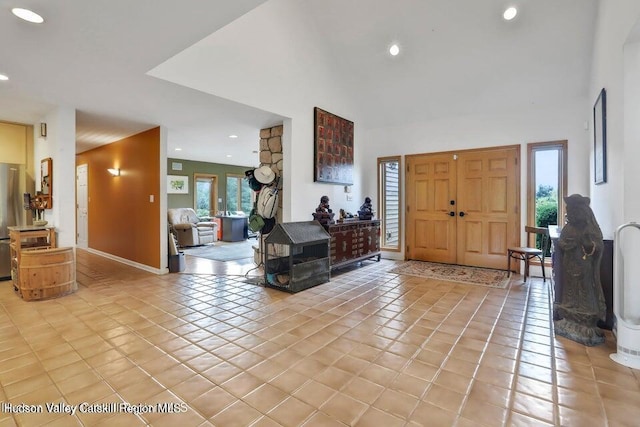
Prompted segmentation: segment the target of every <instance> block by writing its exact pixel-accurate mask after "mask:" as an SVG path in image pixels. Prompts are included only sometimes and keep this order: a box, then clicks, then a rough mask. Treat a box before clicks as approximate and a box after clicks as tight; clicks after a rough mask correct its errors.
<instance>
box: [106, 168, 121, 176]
mask: <svg viewBox="0 0 640 427" xmlns="http://www.w3.org/2000/svg"><path fill="white" fill-rule="evenodd" d="M107 170H108V171H109V173H110V174H111V176H120V168H109V169H107Z"/></svg>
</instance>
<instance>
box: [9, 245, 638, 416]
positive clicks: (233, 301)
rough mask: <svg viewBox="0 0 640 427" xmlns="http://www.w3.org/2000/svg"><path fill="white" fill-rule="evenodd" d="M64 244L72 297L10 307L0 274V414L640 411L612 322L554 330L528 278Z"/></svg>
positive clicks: (542, 296) (543, 288)
mask: <svg viewBox="0 0 640 427" xmlns="http://www.w3.org/2000/svg"><path fill="white" fill-rule="evenodd" d="M77 255H78V256H77V259H78V281H79V282H80V284H81V286H80V289H79V290H78V292H77V293H75V294H73V295H70V296H66V297H63V298H58V299H54V300H49V301H41V302H24V301H22V300H20V298H19V297H18V296H17V295H16V294H14V292H13V290H12V287H11V286H10V282H0V307H1V311H0V384H1V390H0V393H1V396H0V405H4V406H0V426H5V425H24V426H37V425H59V426H70V425H86V426H102V425H104V426H120V425H122V426H135V425H154V426H175V425H179V426H181V427H188V426H200V425H216V426H249V425H253V426H278V425H283V426H299V425H305V426H324V425H327V426H332V425H334V426H343V425H356V426H405V425H406V426H418V425H427V426H459V427H467V426H480V425H481V426H502V425H509V426H511V425H514V426H520V425H531V426H544V425H562V426H637V425H639V424H640V421H638V420H640V380H639V379H640V378H639V375H640V371H633V370H631V369H628V368H625V367H623V366H620V365H617V364H615V363H614V362H612V361H611V360H610V359H609V357H608V356H609V353H611V352H612V351H613V350H614V347H615V346H614V339H613V337H612V336H611V334H610V333H608V334H607V342H606V344H605V345H602V346H598V347H592V348H587V347H583V346H581V345H578V344H576V343H574V342H572V341H569V340H566V339H564V338H554V337H553V336H552V333H551V329H550V327H551V320H550V312H549V292H548V288H547V286H548V285H547V284H544V283H542V281H541V280H537V279H533V280H530V281H529V283H527V284H522V283H521V281H519V280H518V278H517V277H516V278H514V279H513V281H512V283H511V284H510V286H509V287H508V289H505V290H496V289H489V288H484V287H479V286H469V285H460V284H452V283H447V282H438V281H431V280H425V279H418V278H415V277H410V276H398V275H395V274H390V273H388V270H389V269H390V268H391V267H392V266H393V265H394V262H392V261H384V260H383V261H382V262H380V263H376V262H366V263H364V264H363V266H362V267H361V268H357V269H350V270H347V271H344V272H342V273H341V274H336V275H334V276H333V277H332V280H331V282H330V283H327V284H324V285H320V286H317V287H314V288H312V289H309V290H306V291H304V292H300V293H297V294H287V293H283V292H280V291H277V290H272V289H267V288H264V287H261V286H259V285H256V284H252V283H246V282H244V277H243V276H242V275H241V274H243V273H244V272H245V271H246V270H248V269H249V268H251V265H249V264H244V265H242V264H241V265H232V264H233V263H227V264H229V266H228V267H226V268H227V271H226V272H227V273H228V274H238V275H235V276H234V275H211V274H170V275H165V276H156V275H153V274H150V273H146V272H142V271H139V270H136V269H134V268H131V267H127V266H123V265H121V264H118V263H116V262H113V261H109V260H105V259H103V258H101V257H98V256H95V255H92V254H89V253H87V252H84V251H81V250H78V254H77ZM191 261H192V262H190V263H189V268H190V269H191V271H192V272H194V271H198V268H197V266H196V265H195V264H196V263H195V262H193V260H191ZM202 268H206V267H202ZM210 268H212V271H213V270H216V269H217V270H218V271H222V270H224V268H222V267H210ZM6 402H10V403H12V404H14V405H18V404H22V403H24V404H30V405H42V407H43V412H42V413H16V414H11V413H8V412H6ZM47 402H48V403H60V402H63V403H67V404H70V405H79V404H81V403H82V402H87V404H86V405H85V407H83V408H84V410H83V412H80V409H78V412H76V413H75V414H74V415H66V414H61V413H53V412H47V408H46V407H45V404H46V403H47ZM124 402H128V404H130V405H131V406H116V409H117V411H116V412H113V411H111V412H104V413H99V412H97V411H98V410H99V409H101V408H102V409H105V410H109V409H111V410H113V407H114V405H112V406H108V405H107V404H114V403H118V404H120V403H124ZM158 403H165V404H170V403H175V404H176V405H175V407H174V408H175V409H176V410H179V411H181V410H183V409H184V410H185V412H177V413H174V414H170V413H161V412H159V411H158V407H157V406H154V405H156V404H158ZM101 404H102V406H101ZM145 405H152V406H145ZM35 407H36V408H37V407H38V406H35ZM3 408H4V410H3ZM147 408H151V409H153V412H145V410H147ZM89 409H91V410H93V411H94V412H88V410H89ZM125 410H129V411H132V412H131V413H129V412H126V411H125Z"/></svg>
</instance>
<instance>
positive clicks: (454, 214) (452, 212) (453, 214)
mask: <svg viewBox="0 0 640 427" xmlns="http://www.w3.org/2000/svg"><path fill="white" fill-rule="evenodd" d="M447 215H449V216H456V213H455V212H454V211H451V212H449V213H448V214H447Z"/></svg>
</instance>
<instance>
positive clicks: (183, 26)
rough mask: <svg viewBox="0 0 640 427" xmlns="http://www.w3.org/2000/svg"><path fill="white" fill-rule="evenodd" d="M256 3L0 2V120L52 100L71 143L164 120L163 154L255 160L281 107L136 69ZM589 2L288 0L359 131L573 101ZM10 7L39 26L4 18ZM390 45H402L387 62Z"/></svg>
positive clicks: (580, 79)
mask: <svg viewBox="0 0 640 427" xmlns="http://www.w3.org/2000/svg"><path fill="white" fill-rule="evenodd" d="M270 1H287V0H270ZM264 2H265V1H264V0H182V1H179V2H178V1H174V0H135V1H131V0H91V1H85V0H57V1H55V2H52V1H48V0H0V40H2V43H0V73H3V74H7V75H8V76H9V77H10V80H9V81H7V82H0V120H4V121H14V122H22V123H37V122H39V121H40V120H41V118H42V117H43V116H44V115H45V114H46V113H47V111H49V110H50V109H51V108H53V107H54V106H56V105H64V106H72V107H74V108H76V109H77V111H78V113H77V145H76V149H77V151H78V152H81V151H84V150H87V149H89V148H92V147H94V146H97V145H100V144H103V143H108V142H112V141H114V140H117V139H121V138H122V137H124V136H128V135H131V134H134V133H137V132H139V131H142V130H146V129H149V128H151V127H155V126H158V125H163V126H165V127H166V128H167V129H168V131H169V132H168V135H169V147H168V150H169V152H168V153H167V154H168V156H169V157H180V158H185V159H193V160H202V161H210V162H219V163H229V164H239V165H256V164H257V163H258V160H257V159H258V157H257V155H256V154H254V153H252V151H254V150H257V148H258V131H259V129H260V128H263V127H268V126H272V125H275V124H279V123H281V122H282V119H283V118H282V117H281V116H279V115H277V114H273V113H270V112H266V111H262V110H258V109H255V108H252V107H249V106H246V105H242V104H239V103H236V102H232V101H229V100H226V99H222V98H219V97H216V96H212V95H209V94H205V93H203V92H200V91H197V90H194V89H189V88H187V87H184V86H180V85H176V84H174V83H170V82H168V81H165V80H161V79H157V78H154V77H151V76H150V75H148V74H147V73H148V72H149V71H150V70H152V69H154V68H155V67H156V66H157V65H159V64H161V63H163V62H165V61H166V60H168V59H170V58H174V57H175V58H179V55H178V54H179V53H180V52H182V51H183V50H185V49H187V48H188V47H189V46H192V45H193V44H195V43H196V42H198V41H199V40H201V39H203V38H205V37H206V36H208V35H210V34H212V33H214V32H216V31H217V30H219V29H220V28H222V27H224V26H225V25H233V21H234V20H235V19H237V18H238V17H240V16H242V15H243V14H245V13H247V12H249V13H252V12H251V10H252V9H254V8H256V7H258V6H260V5H261V4H262V3H264ZM507 3H511V4H518V5H519V9H520V13H519V15H518V17H517V18H516V19H515V20H514V21H512V22H505V21H504V20H503V19H502V17H501V13H502V11H503V9H504V7H505V6H506V5H507ZM597 4H598V2H597V0H535V1H533V0H513V1H510V2H508V1H504V0H393V1H392V0H323V1H313V0H297V3H296V6H297V11H296V13H298V14H299V15H300V19H304V20H305V22H309V23H310V25H313V26H314V30H315V32H316V33H317V34H320V35H321V37H319V38H318V43H322V44H323V46H321V48H320V49H319V51H320V52H323V53H324V54H323V55H322V57H319V58H318V60H319V61H326V62H328V63H330V64H331V67H332V68H333V69H334V72H335V75H339V76H341V79H342V82H341V84H342V85H344V87H348V88H349V91H350V95H351V96H352V97H353V99H356V100H357V103H358V108H360V109H361V111H362V114H361V115H362V117H363V118H364V120H363V121H364V123H363V125H364V126H366V127H372V126H389V125H402V124H403V123H408V122H414V121H420V120H428V119H433V118H437V117H443V116H456V115H465V114H481V113H484V112H500V111H509V110H512V109H518V108H528V107H531V106H532V105H533V106H540V107H544V106H545V105H557V104H559V103H564V102H567V100H569V99H573V98H577V97H585V96H586V95H587V88H588V79H589V74H590V67H591V51H592V41H593V33H594V25H595V15H596V12H597ZM15 6H20V7H27V8H31V9H33V10H35V11H37V12H38V13H40V14H41V15H43V16H44V18H45V20H46V21H45V23H44V24H42V25H34V24H28V23H26V22H23V21H20V20H18V19H16V18H15V17H14V16H13V15H12V14H11V12H10V9H11V8H12V7H15ZM187 6H189V7H190V9H188V8H187ZM303 15H304V16H303ZM259 36H260V33H259V31H257V33H256V37H259ZM288 36H289V37H291V38H295V37H299V36H301V35H300V34H293V33H292V34H289V35H288ZM391 42H397V43H398V44H399V45H400V46H401V48H402V51H401V54H400V55H399V56H398V57H396V58H393V60H390V58H389V57H388V54H387V53H386V49H387V47H388V46H389V45H390V44H391ZM176 55H177V56H176ZM175 58H174V59H175ZM247 84H250V82H247ZM230 134H236V135H238V136H239V138H238V139H235V140H231V139H229V137H228V136H229V135H230ZM177 147H180V148H182V151H180V152H179V153H177V152H175V151H174V149H175V148H177ZM227 155H231V156H232V157H227Z"/></svg>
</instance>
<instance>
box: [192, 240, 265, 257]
mask: <svg viewBox="0 0 640 427" xmlns="http://www.w3.org/2000/svg"><path fill="white" fill-rule="evenodd" d="M257 244H258V243H257V242H256V241H255V240H245V241H243V242H233V243H231V242H215V243H214V244H213V245H204V246H195V247H192V248H182V249H180V250H181V251H183V252H184V253H185V255H190V256H195V257H198V258H206V259H211V260H214V261H234V260H238V259H245V258H252V257H253V249H252V247H253V246H254V245H257Z"/></svg>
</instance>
